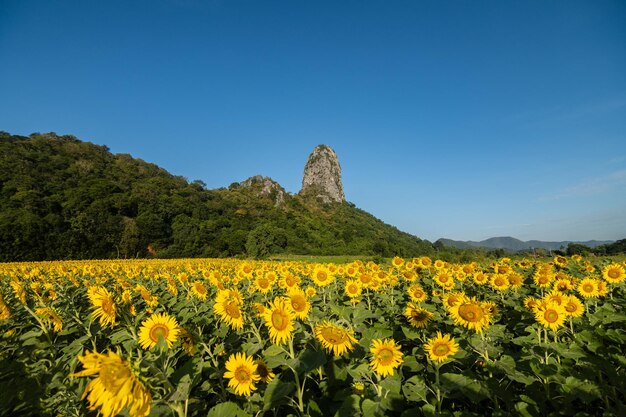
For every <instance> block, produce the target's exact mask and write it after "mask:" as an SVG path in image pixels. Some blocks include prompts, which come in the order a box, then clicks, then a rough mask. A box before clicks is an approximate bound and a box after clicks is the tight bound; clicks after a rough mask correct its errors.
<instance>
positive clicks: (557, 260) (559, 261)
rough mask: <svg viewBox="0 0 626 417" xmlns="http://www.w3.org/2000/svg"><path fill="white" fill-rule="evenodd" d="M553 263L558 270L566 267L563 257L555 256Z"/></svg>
mask: <svg viewBox="0 0 626 417" xmlns="http://www.w3.org/2000/svg"><path fill="white" fill-rule="evenodd" d="M553 262H554V264H555V265H556V266H558V267H559V268H566V267H567V258H566V257H565V256H561V255H557V256H555V257H554V260H553Z"/></svg>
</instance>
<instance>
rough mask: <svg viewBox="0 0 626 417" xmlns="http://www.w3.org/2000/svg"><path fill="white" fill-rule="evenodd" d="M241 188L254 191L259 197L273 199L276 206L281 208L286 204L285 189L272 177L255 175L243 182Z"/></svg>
mask: <svg viewBox="0 0 626 417" xmlns="http://www.w3.org/2000/svg"><path fill="white" fill-rule="evenodd" d="M240 186H241V187H245V188H250V189H252V190H254V191H255V194H256V195H257V196H259V197H268V198H270V199H272V200H273V201H274V205H275V206H281V205H283V204H284V203H285V190H284V188H283V187H281V186H280V184H279V183H277V182H276V181H274V180H273V179H271V178H270V177H263V176H261V175H255V176H254V177H250V178H248V179H247V180H245V181H243V182H242V183H241V184H240Z"/></svg>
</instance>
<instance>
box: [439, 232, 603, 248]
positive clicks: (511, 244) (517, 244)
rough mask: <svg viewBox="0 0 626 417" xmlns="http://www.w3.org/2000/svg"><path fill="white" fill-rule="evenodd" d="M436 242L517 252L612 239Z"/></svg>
mask: <svg viewBox="0 0 626 417" xmlns="http://www.w3.org/2000/svg"><path fill="white" fill-rule="evenodd" d="M437 242H440V244H442V245H443V246H448V247H453V248H457V249H472V248H486V249H505V250H508V251H511V252H519V251H525V250H532V249H545V250H558V249H561V248H567V245H568V244H570V243H578V244H581V245H584V246H586V247H588V248H595V247H597V246H600V245H607V244H609V243H612V242H613V241H606V240H605V241H600V240H589V241H586V242H572V241H563V242H543V241H540V240H529V241H526V242H524V241H521V240H519V239H515V238H514V237H510V236H506V237H492V238H489V239H485V240H481V241H480V242H474V241H471V240H469V241H460V240H451V239H444V238H442V239H439V240H437ZM437 242H435V243H437Z"/></svg>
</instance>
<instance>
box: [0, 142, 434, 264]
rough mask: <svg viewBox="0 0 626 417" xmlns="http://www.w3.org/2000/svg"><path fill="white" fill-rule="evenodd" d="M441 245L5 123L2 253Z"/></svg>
mask: <svg viewBox="0 0 626 417" xmlns="http://www.w3.org/2000/svg"><path fill="white" fill-rule="evenodd" d="M434 250H435V249H434V248H433V246H432V244H431V243H430V242H428V241H425V240H421V239H419V238H417V237H415V236H413V235H410V234H407V233H404V232H401V231H399V230H398V229H396V228H395V227H393V226H390V225H387V224H385V223H383V222H382V221H380V220H378V219H376V218H375V217H373V216H372V215H370V214H368V213H366V212H364V211H363V210H360V209H358V208H356V207H355V206H354V205H353V204H351V203H347V202H346V203H333V204H321V203H319V202H316V201H311V200H310V199H306V198H303V197H300V196H297V195H291V194H289V193H284V200H283V201H281V204H277V203H276V201H275V199H273V198H272V195H264V194H262V193H260V192H259V190H258V189H256V188H255V186H254V183H253V184H252V185H247V186H243V185H241V184H237V183H235V184H232V185H231V186H230V187H228V188H222V189H217V190H208V189H206V187H205V186H204V184H203V183H202V182H200V181H194V182H189V181H188V180H186V179H185V178H183V177H180V176H174V175H171V174H170V173H168V172H167V171H165V170H163V169H161V168H159V167H158V166H156V165H154V164H150V163H147V162H145V161H142V160H140V159H136V158H133V157H131V156H130V155H126V154H112V153H110V152H109V149H108V148H107V147H105V146H99V145H94V144H92V143H89V142H83V141H80V140H78V139H77V138H76V137H74V136H71V135H64V136H59V135H56V134H54V133H46V134H32V135H30V136H29V137H24V136H15V135H11V134H9V133H6V132H0V261H29V260H48V259H94V258H115V257H147V256H158V257H199V256H202V257H226V256H239V255H241V256H251V257H263V256H267V255H269V254H274V253H289V254H303V255H380V256H391V255H400V256H405V257H408V256H417V255H423V254H431V253H433V252H434Z"/></svg>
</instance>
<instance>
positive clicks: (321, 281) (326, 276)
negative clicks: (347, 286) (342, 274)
mask: <svg viewBox="0 0 626 417" xmlns="http://www.w3.org/2000/svg"><path fill="white" fill-rule="evenodd" d="M311 279H312V280H313V282H314V283H315V285H317V286H318V287H325V286H327V285H329V284H330V283H332V282H333V280H334V279H335V277H334V276H333V274H332V273H331V272H330V270H329V269H328V268H326V267H324V266H317V267H316V268H315V269H314V270H313V275H312V276H311Z"/></svg>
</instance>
